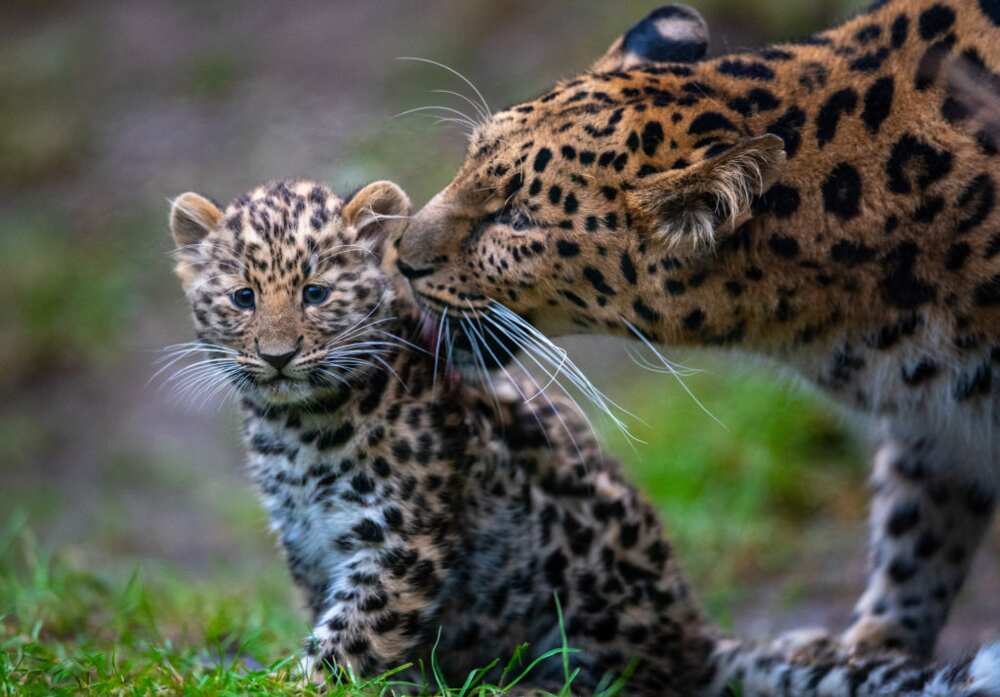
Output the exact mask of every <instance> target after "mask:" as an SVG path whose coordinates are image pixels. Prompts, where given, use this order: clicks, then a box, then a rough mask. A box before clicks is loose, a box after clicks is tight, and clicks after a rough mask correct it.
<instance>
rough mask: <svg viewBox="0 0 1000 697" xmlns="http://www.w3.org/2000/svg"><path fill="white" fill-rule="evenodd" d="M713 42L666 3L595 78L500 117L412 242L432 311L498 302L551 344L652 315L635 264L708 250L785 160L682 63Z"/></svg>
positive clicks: (407, 270)
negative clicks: (723, 109) (551, 337)
mask: <svg viewBox="0 0 1000 697" xmlns="http://www.w3.org/2000/svg"><path fill="white" fill-rule="evenodd" d="M706 41H707V30H706V29H705V26H704V23H703V20H701V18H700V17H699V16H698V15H697V13H695V12H694V11H693V10H690V9H688V8H682V7H677V6H671V7H667V8H662V9H661V10H659V11H657V12H654V13H653V14H652V15H650V16H649V17H647V18H646V19H645V20H643V21H642V22H640V23H639V24H637V25H636V27H634V28H633V29H632V30H631V31H630V32H629V33H628V34H626V35H625V36H624V37H622V38H620V39H619V40H618V41H616V42H615V44H614V45H613V46H612V47H611V49H610V50H609V51H608V53H607V54H606V55H605V56H604V57H602V58H601V59H600V60H599V61H598V62H597V63H596V64H595V65H594V67H593V70H592V71H591V72H588V73H585V74H583V75H581V76H580V77H578V78H576V79H573V80H570V81H566V82H562V83H560V84H558V85H556V86H555V87H554V88H553V89H552V90H551V91H550V92H548V93H547V94H545V95H543V96H542V97H539V98H538V99H535V100H533V101H530V102H525V103H523V104H519V105H516V106H514V107H512V108H510V109H507V110H506V111H502V112H499V113H496V114H494V115H492V116H491V117H490V119H489V120H488V121H487V122H486V123H484V124H483V125H482V126H481V127H479V129H478V130H477V131H476V132H475V134H474V136H473V139H472V142H471V144H470V147H469V150H468V153H467V155H466V158H465V161H464V162H463V164H462V166H461V167H460V169H459V171H458V173H457V174H456V176H455V178H454V179H453V180H452V182H451V183H450V184H449V185H448V186H447V187H446V188H445V189H444V190H442V191H441V192H440V193H438V194H437V195H436V196H435V197H434V198H433V199H432V200H431V201H430V202H429V203H428V204H427V205H426V206H425V207H424V208H423V209H422V210H420V211H419V212H418V213H417V214H416V215H415V216H414V218H413V220H412V222H411V225H410V227H409V228H408V230H407V231H406V233H405V234H404V235H403V238H402V240H401V244H400V248H399V268H400V271H401V272H402V273H403V274H404V275H406V276H407V277H408V278H409V279H410V282H411V285H412V287H413V289H414V291H415V293H416V295H417V296H418V298H419V299H420V300H421V301H422V303H423V304H424V305H425V306H427V307H429V308H431V309H432V310H434V311H436V312H438V313H441V314H447V315H450V316H455V315H461V314H463V313H464V314H465V315H466V316H476V317H482V318H488V317H489V315H490V314H491V308H495V307H496V305H495V304H494V303H502V304H503V305H505V306H506V307H507V308H509V309H510V310H513V311H514V312H516V313H518V314H519V315H521V316H523V317H524V318H526V319H528V320H529V321H530V322H531V323H532V324H534V325H535V326H536V327H538V328H539V329H541V330H542V331H545V332H546V333H549V334H560V333H570V332H580V331H584V332H586V331H590V332H594V331H598V332H600V331H608V330H609V329H610V330H612V331H614V330H615V328H619V329H620V328H621V326H622V322H621V320H622V319H625V320H627V321H629V322H632V323H635V324H641V323H642V321H643V319H644V317H648V316H650V315H651V314H653V313H651V312H640V311H638V310H636V309H635V308H645V307H646V304H645V303H646V302H649V293H650V289H647V288H642V287H640V286H639V285H638V284H637V277H639V278H641V277H642V275H643V274H642V273H641V269H640V270H639V273H637V270H636V265H637V264H639V263H640V260H641V259H645V260H646V263H654V262H653V260H654V259H655V263H660V262H661V261H662V262H663V263H675V262H674V261H672V259H675V258H681V259H682V258H683V257H685V256H689V255H694V254H701V253H704V252H705V251H706V250H709V249H710V248H711V247H712V244H713V241H714V240H715V239H716V238H717V237H718V235H719V234H720V233H723V232H726V231H731V230H733V229H735V227H736V226H737V225H739V224H740V223H742V222H743V221H745V220H746V219H747V218H748V217H749V214H750V210H749V209H750V202H751V199H752V197H753V196H754V195H755V194H757V193H760V191H761V190H762V189H764V188H765V187H766V186H768V185H769V184H770V183H771V182H773V181H774V179H775V178H776V175H777V172H778V170H779V168H780V165H781V163H782V162H783V161H784V151H783V148H784V144H783V142H782V140H781V138H779V137H777V136H774V135H764V136H760V137H749V136H748V135H747V134H746V133H744V132H743V131H742V130H741V128H740V127H739V126H738V125H737V124H736V123H733V121H731V120H730V119H729V118H727V117H725V116H724V115H723V114H722V113H720V112H719V111H718V109H719V107H718V104H719V101H720V99H722V97H721V96H720V95H718V94H715V93H713V90H712V88H710V87H709V86H708V85H706V84H704V83H703V82H701V81H700V80H699V76H698V67H697V65H696V64H694V63H692V62H686V63H685V62H684V61H692V60H693V59H697V58H699V57H700V56H701V55H702V54H703V53H704V49H705V43H706ZM667 61H673V62H667ZM727 113H728V112H727ZM676 263H681V262H676ZM492 314H495V313H492ZM637 314H638V315H639V316H637Z"/></svg>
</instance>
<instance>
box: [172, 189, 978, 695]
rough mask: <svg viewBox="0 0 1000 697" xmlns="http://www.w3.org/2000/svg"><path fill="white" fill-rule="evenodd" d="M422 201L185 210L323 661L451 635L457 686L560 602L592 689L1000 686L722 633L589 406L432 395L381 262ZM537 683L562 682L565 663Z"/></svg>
mask: <svg viewBox="0 0 1000 697" xmlns="http://www.w3.org/2000/svg"><path fill="white" fill-rule="evenodd" d="M407 210H408V201H407V199H406V197H405V195H404V194H403V193H402V192H401V191H400V190H399V189H398V188H397V187H395V186H394V185H392V184H388V183H385V182H381V183H376V184H372V185H370V186H368V187H366V188H365V189H363V190H362V191H361V192H360V193H358V194H357V195H355V196H354V197H353V198H351V199H350V200H349V201H347V202H342V201H341V200H340V199H339V198H337V197H336V196H334V195H333V194H331V193H330V192H329V191H328V190H327V189H326V188H324V187H322V186H319V185H317V184H313V183H310V182H288V183H278V184H275V185H272V186H268V187H261V188H258V189H256V190H254V191H253V192H251V193H250V194H249V195H247V196H244V197H241V198H239V199H237V200H236V201H235V202H234V203H233V204H231V205H230V206H229V207H228V208H227V209H226V210H225V211H220V210H218V209H217V208H216V207H215V206H214V205H213V204H212V203H210V202H209V201H207V200H206V199H204V198H202V197H200V196H198V195H196V194H185V195H184V196H181V197H180V198H179V199H178V200H177V202H176V203H175V205H174V208H173V212H172V217H171V228H172V231H173V234H174V237H175V239H176V241H177V243H178V245H179V250H178V254H179V263H178V266H177V272H178V274H179V276H180V278H181V281H182V285H183V286H184V289H185V292H186V294H187V297H188V299H189V301H190V302H191V305H192V309H193V311H194V320H195V326H196V328H197V333H198V336H199V338H200V340H201V341H202V342H204V346H205V348H206V350H207V351H208V352H209V354H210V355H212V356H214V357H213V358H210V359H208V360H212V361H217V362H216V363H212V364H210V365H214V366H215V367H216V369H217V370H218V371H219V372H220V373H221V374H222V375H224V376H225V377H226V378H227V379H229V380H231V381H232V383H233V384H234V385H235V386H236V387H238V388H239V390H240V391H241V392H242V396H243V406H242V409H243V413H244V416H245V440H246V444H247V448H248V450H249V461H250V471H251V473H252V475H253V478H254V480H255V481H256V483H257V485H258V486H259V488H260V491H261V494H262V498H263V501H264V504H265V506H266V507H267V509H268V512H269V513H270V516H271V521H272V524H273V527H274V530H275V532H276V533H277V534H278V535H279V537H280V539H281V542H282V545H283V546H284V548H285V552H286V555H287V560H288V565H289V568H290V570H291V573H292V576H293V578H294V579H295V581H296V583H297V584H298V585H299V586H300V587H301V588H302V590H303V591H304V593H305V596H306V599H307V601H308V605H309V608H310V610H311V614H312V619H313V621H314V630H313V633H312V636H311V637H310V638H309V640H308V641H307V656H308V661H307V663H309V664H310V665H312V666H314V667H316V668H319V667H321V666H324V665H328V664H336V665H337V666H340V667H342V668H346V669H350V670H351V671H353V672H354V673H355V674H357V675H360V676H373V675H376V674H378V673H380V672H382V671H385V670H387V669H390V668H395V667H397V666H399V665H401V664H403V663H405V662H408V661H414V662H416V661H418V660H422V661H423V662H424V665H429V654H430V650H431V647H432V646H433V645H434V643H435V639H436V637H437V636H438V632H440V643H439V645H438V652H437V657H438V660H439V662H440V664H441V666H442V668H443V670H444V672H445V675H446V677H447V679H448V680H449V681H450V682H451V683H452V684H461V682H462V681H463V680H464V679H465V677H466V676H467V675H468V672H469V671H470V670H472V669H473V668H477V667H481V666H483V665H486V664H487V663H488V662H489V661H491V660H492V659H494V658H496V657H497V656H498V655H499V654H501V653H503V652H504V651H509V650H511V649H513V648H514V645H515V644H518V643H521V642H527V643H529V644H530V647H531V649H530V650H531V652H532V653H533V654H534V655H537V654H539V653H541V652H542V651H545V650H547V649H550V648H553V647H556V646H559V645H560V630H559V624H558V620H557V613H556V608H555V602H554V596H556V595H558V597H559V600H560V601H561V604H562V610H563V613H564V618H565V630H566V632H567V635H568V641H569V644H570V645H571V646H572V647H573V648H576V649H580V650H581V653H579V654H573V655H571V656H570V661H571V669H576V668H579V669H580V673H579V675H578V676H577V678H576V680H575V681H574V683H573V686H574V690H578V691H580V692H583V693H588V692H591V691H593V689H594V688H595V686H596V685H597V684H598V682H599V680H600V679H601V678H602V676H604V675H605V674H606V673H609V672H610V673H621V672H622V671H623V670H625V668H626V667H627V666H628V664H629V662H630V661H632V660H633V659H635V660H638V663H637V665H636V669H635V673H634V674H633V675H632V678H631V680H630V682H629V685H630V687H629V692H630V693H638V694H648V695H654V694H655V695H668V696H669V695H678V696H680V695H684V696H688V695H692V694H704V695H716V694H720V693H721V692H722V691H723V688H724V687H725V685H727V684H728V683H729V682H730V681H731V680H733V679H742V680H744V681H745V684H746V690H745V692H744V694H748V695H753V694H760V695H770V694H774V691H775V690H776V689H777V688H778V686H780V685H782V684H784V683H785V682H787V681H791V682H788V684H795V685H802V686H803V691H802V692H801V693H798V694H802V695H806V696H808V695H819V694H823V695H834V696H837V695H844V696H845V697H846V696H847V695H890V694H899V693H900V690H903V691H911V692H912V693H913V694H926V695H932V694H937V693H935V692H933V691H932V686H933V685H934V684H936V683H935V681H942V682H941V684H942V685H947V686H949V688H953V689H955V690H960V691H964V690H974V689H978V688H979V687H982V686H983V685H988V684H990V683H988V675H987V674H986V673H984V670H985V668H983V667H979V668H976V667H975V666H974V665H973V666H971V667H970V665H969V664H965V665H960V666H956V667H954V668H953V669H951V670H950V671H948V672H946V673H945V672H943V673H940V674H937V675H936V674H934V673H933V672H931V671H924V670H921V669H917V668H913V667H911V666H908V665H907V664H906V662H905V661H904V660H901V659H892V660H874V659H872V660H868V661H864V662H849V661H845V660H843V659H840V658H837V657H834V658H832V659H829V660H824V662H822V663H819V664H817V665H813V666H799V665H792V664H789V663H788V661H786V660H785V659H784V657H783V650H784V649H783V647H781V646H775V647H771V648H769V647H761V648H757V647H753V646H743V645H741V644H739V643H738V642H734V641H732V640H722V639H719V634H718V632H717V631H716V629H715V628H714V627H713V626H712V625H710V624H708V623H706V622H705V620H704V618H703V616H702V614H701V612H700V610H699V609H698V606H697V604H696V602H695V601H694V599H693V598H692V594H691V593H690V591H689V588H688V586H687V584H686V582H685V580H684V578H683V576H682V575H681V573H680V570H679V568H678V565H677V562H676V560H675V559H674V555H673V554H672V550H671V547H670V545H669V544H668V543H667V542H666V540H665V539H664V538H663V536H662V531H661V526H660V522H659V520H658V519H657V516H656V514H655V513H654V512H653V510H652V509H651V508H650V507H649V505H648V504H647V503H646V502H645V501H644V500H643V499H642V498H641V497H640V496H639V495H638V494H637V493H636V491H635V490H634V489H633V488H632V487H631V486H629V485H628V483H627V482H625V481H624V480H623V479H622V476H621V474H620V472H619V468H618V465H617V463H615V462H614V461H613V460H612V459H610V458H608V457H607V456H605V455H603V454H602V453H601V451H600V450H599V448H598V447H597V445H596V443H595V442H594V440H593V438H592V436H591V434H590V432H589V429H588V428H587V425H586V422H585V420H584V419H583V417H582V416H581V415H580V413H579V412H577V411H576V410H575V408H574V407H573V406H572V405H571V404H569V403H566V402H563V401H557V400H556V399H554V398H553V399H551V400H550V399H549V398H547V397H546V396H544V395H538V396H536V397H535V398H533V399H531V398H529V397H525V396H523V395H525V394H529V395H530V394H531V389H532V383H531V382H530V381H529V380H528V379H527V377H526V376H524V375H520V374H516V373H515V374H514V375H513V377H512V378H511V379H510V380H507V379H504V380H501V379H499V378H498V379H497V380H496V384H495V386H494V389H495V393H494V392H493V391H492V390H490V391H484V390H483V389H482V388H479V387H472V386H468V385H463V384H461V383H454V382H451V381H438V382H436V383H435V380H434V368H435V361H434V359H433V357H431V356H429V355H427V354H425V353H423V352H421V351H419V350H413V349H411V348H410V346H409V345H408V344H407V337H409V336H412V335H413V334H414V333H415V331H416V328H417V323H416V321H415V319H414V318H413V314H412V312H411V309H410V308H411V306H410V304H409V303H407V302H406V300H405V298H404V296H403V295H401V294H400V292H399V291H400V287H399V284H398V282H397V280H396V278H395V277H394V276H392V275H391V274H389V273H388V272H387V270H386V269H387V266H391V259H388V260H385V259H383V258H382V257H383V254H384V253H385V252H386V245H385V243H384V240H385V237H386V235H388V234H390V233H392V231H393V228H394V227H395V226H396V222H395V221H396V220H397V218H398V216H402V215H404V214H405V213H406V212H407ZM389 252H391V249H390V250H389ZM386 256H391V255H386ZM387 261H388V262H389V263H388V264H387V263H386V262H387ZM404 287H405V286H404ZM511 380H516V381H517V382H516V383H514V382H512V381H511ZM985 665H986V666H987V667H989V666H991V665H992V664H991V663H989V662H987V663H986V664H985ZM489 677H490V678H493V679H495V678H496V677H497V676H496V675H492V676H489ZM531 680H532V684H531V685H530V686H524V689H525V690H527V689H528V688H529V687H531V688H545V689H550V690H558V688H559V687H560V685H561V683H562V682H563V667H562V663H561V661H560V660H558V659H554V660H551V661H547V662H544V663H543V664H542V665H541V667H540V668H539V669H538V670H536V671H534V673H532V676H531ZM925 687H926V690H924V688H925ZM989 694H993V693H989Z"/></svg>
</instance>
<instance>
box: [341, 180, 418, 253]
mask: <svg viewBox="0 0 1000 697" xmlns="http://www.w3.org/2000/svg"><path fill="white" fill-rule="evenodd" d="M410 211H411V206H410V197H409V196H407V195H406V192H404V191H403V190H402V189H400V188H399V187H398V186H396V185H395V184H393V183H392V182H390V181H377V182H373V183H371V184H369V185H368V186H366V187H364V188H363V189H361V191H359V192H358V193H356V194H354V196H352V197H351V200H350V201H348V202H347V203H346V204H344V209H343V211H342V215H343V217H344V222H345V223H346V224H347V225H348V226H349V227H353V228H354V229H355V230H357V232H358V239H370V240H374V241H375V243H376V244H375V246H376V247H381V246H382V244H383V243H384V242H385V241H386V240H387V239H391V238H395V237H396V236H397V235H399V234H400V233H401V232H402V231H403V229H404V228H406V225H407V223H409V221H410Z"/></svg>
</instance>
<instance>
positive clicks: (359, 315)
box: [170, 181, 409, 404]
mask: <svg viewBox="0 0 1000 697" xmlns="http://www.w3.org/2000/svg"><path fill="white" fill-rule="evenodd" d="M408 212H409V200H408V199H407V197H406V195H405V194H404V193H403V192H402V191H401V190H400V189H399V188H398V187H397V186H396V185H394V184H392V183H389V182H376V183H374V184H370V185H369V186H367V187H365V188H364V189H362V190H361V191H360V192H359V193H358V194H356V195H355V196H354V197H352V198H351V199H350V200H349V201H347V202H344V201H342V200H341V199H340V198H338V197H337V196H336V195H334V194H333V193H331V192H330V191H329V190H328V189H327V188H326V187H324V186H322V185H319V184H315V183H313V182H306V181H296V182H279V183H276V184H273V185H268V186H264V187H259V188H257V189H255V190H253V191H252V192H250V193H249V194H248V195H245V196H241V197H240V198H238V199H237V200H236V201H234V202H233V203H232V204H230V205H229V206H228V207H227V208H226V209H225V210H219V208H217V207H216V206H215V204H213V203H212V202H211V201H209V200H207V199H205V198H203V197H202V196H199V195H198V194H194V193H187V194H183V195H181V196H180V197H178V198H177V199H176V201H175V202H174V204H173V207H172V210H171V214H170V229H171V232H172V234H173V237H174V240H175V242H176V243H177V250H176V255H177V267H176V272H177V275H178V277H179V278H180V280H181V285H182V287H183V289H184V292H185V294H186V296H187V298H188V301H189V302H190V303H191V309H192V311H193V316H194V323H195V330H196V332H197V336H198V339H199V340H200V345H201V347H202V348H204V349H205V350H206V351H207V352H208V358H207V359H206V360H205V361H204V362H200V363H198V364H196V366H197V367H195V368H193V369H184V370H187V371H188V372H187V373H183V371H181V372H180V373H178V374H179V375H180V374H183V376H184V377H186V378H187V379H188V380H189V381H190V384H189V387H190V389H192V390H196V391H197V389H198V388H201V389H203V390H205V392H206V393H210V392H211V390H212V389H216V390H220V389H221V386H223V385H226V384H231V385H233V386H235V387H236V388H237V389H238V390H241V391H243V392H246V393H253V394H254V395H255V396H256V397H257V398H258V399H260V400H261V401H264V402H267V403H274V404H287V403H295V402H303V401H307V400H310V399H314V398H320V397H322V396H323V395H324V394H325V393H328V392H330V391H332V390H336V389H337V388H339V387H340V386H343V385H345V384H347V383H349V382H351V381H352V380H353V379H356V378H357V377H358V376H359V375H361V374H363V373H365V372H366V371H367V370H370V369H371V368H374V367H377V366H376V364H375V363H373V360H377V359H375V358H374V357H375V356H377V355H378V354H379V353H382V352H384V351H385V350H387V349H388V348H390V347H391V346H392V345H394V344H395V343H396V340H395V339H394V338H393V336H392V334H391V331H392V321H391V320H392V319H393V318H394V313H395V312H396V311H397V310H398V309H399V308H398V307H396V306H395V304H396V303H395V300H396V290H395V286H396V284H395V282H394V280H393V278H394V277H393V276H392V275H390V274H387V273H386V271H385V270H384V269H383V256H384V254H385V253H386V251H387V250H388V249H391V245H389V244H388V243H387V238H388V237H389V236H391V235H394V234H396V233H397V232H398V229H399V228H400V227H401V226H402V224H403V219H404V218H405V217H406V215H407V214H408Z"/></svg>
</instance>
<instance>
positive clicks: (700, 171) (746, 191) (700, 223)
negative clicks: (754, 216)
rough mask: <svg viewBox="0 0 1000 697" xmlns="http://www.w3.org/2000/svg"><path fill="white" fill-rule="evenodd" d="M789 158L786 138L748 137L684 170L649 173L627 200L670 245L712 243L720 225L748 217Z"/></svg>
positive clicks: (640, 220)
mask: <svg viewBox="0 0 1000 697" xmlns="http://www.w3.org/2000/svg"><path fill="white" fill-rule="evenodd" d="M784 162H785V144H784V141H782V139H781V138H779V137H778V136H776V135H770V134H768V135H763V136H757V137H755V138H748V139H746V140H744V141H742V142H740V143H737V144H736V145H734V146H732V147H731V148H729V149H728V150H726V151H725V152H723V153H722V154H720V155H717V156H715V157H711V158H708V159H706V160H703V161H701V162H698V163H695V164H693V165H690V166H688V167H685V168H684V169H678V170H670V171H668V172H661V173H660V174H655V175H652V176H650V177H647V178H646V179H644V180H643V181H642V183H641V184H640V185H639V186H637V187H636V188H635V189H634V190H632V191H629V192H627V193H626V197H627V198H626V200H627V202H628V205H629V209H630V210H631V211H633V215H634V217H635V218H636V220H637V223H638V224H639V225H640V226H641V227H643V228H645V229H646V230H649V231H651V232H653V233H654V234H655V235H656V236H657V237H658V238H660V239H662V240H664V241H665V242H666V243H667V245H668V246H670V247H677V246H679V245H689V247H690V248H691V249H693V250H697V249H699V248H701V247H711V246H712V245H713V244H714V243H715V237H716V232H717V231H718V230H719V229H720V228H728V229H733V228H735V227H737V226H738V225H740V224H742V223H743V222H745V221H746V220H748V219H749V217H750V206H751V204H752V203H753V199H754V197H756V196H758V195H760V194H762V193H763V192H765V191H767V189H769V188H770V187H771V185H772V184H773V183H774V182H775V180H777V178H778V175H779V174H780V170H781V166H782V165H783V164H784Z"/></svg>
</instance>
